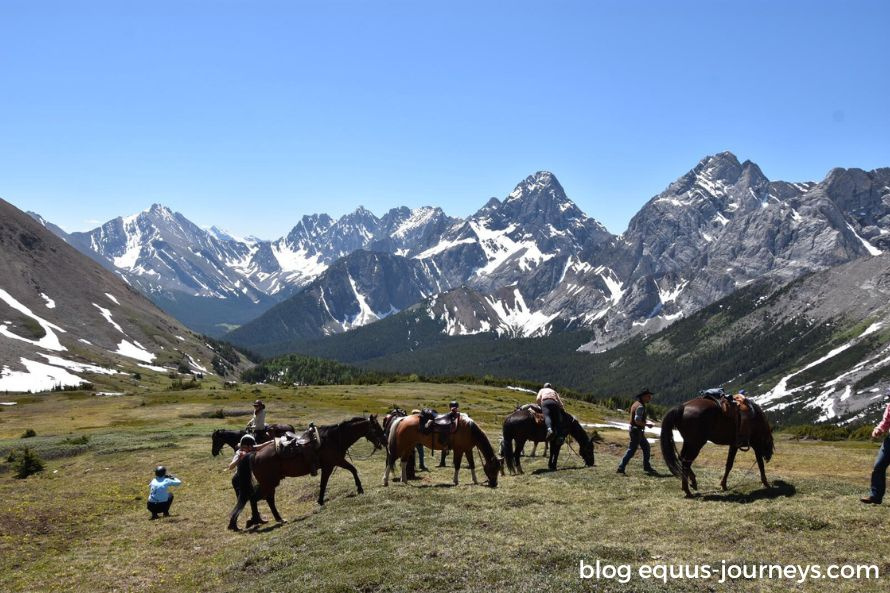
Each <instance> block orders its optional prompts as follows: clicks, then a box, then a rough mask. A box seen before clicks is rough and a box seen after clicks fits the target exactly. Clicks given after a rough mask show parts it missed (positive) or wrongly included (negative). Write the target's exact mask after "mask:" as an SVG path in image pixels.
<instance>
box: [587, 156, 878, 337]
mask: <svg viewBox="0 0 890 593" xmlns="http://www.w3.org/2000/svg"><path fill="white" fill-rule="evenodd" d="M888 186H890V169H878V170H875V171H871V172H865V171H861V170H858V169H835V170H833V171H831V172H830V173H829V175H828V177H827V178H826V179H825V180H824V181H822V182H821V183H818V184H816V183H795V184H791V183H786V182H781V181H780V182H770V181H769V180H768V179H767V178H766V177H765V176H764V175H763V173H762V172H761V171H760V169H759V167H757V165H755V164H753V163H751V162H750V161H746V162H744V163H739V161H738V160H737V159H736V157H735V156H734V155H732V154H731V153H721V154H718V155H716V156H713V157H708V158H706V159H703V160H702V161H701V162H700V163H699V164H698V165H697V166H696V167H695V168H694V169H693V170H691V171H690V172H689V173H687V174H686V175H684V176H683V177H681V178H679V179H678V180H677V181H675V182H674V183H672V184H671V185H670V186H669V187H668V188H667V189H666V190H665V191H664V192H662V193H661V194H659V195H658V196H655V197H654V198H652V199H651V200H650V201H649V202H648V203H647V204H646V205H645V206H644V207H643V208H642V209H641V210H640V212H639V213H638V214H637V215H636V216H635V217H634V218H633V219H632V220H631V222H630V225H629V227H628V230H627V231H626V232H625V234H624V235H623V236H622V238H621V249H620V253H619V254H617V257H616V258H614V259H613V260H612V261H613V264H612V268H613V269H614V270H616V271H617V274H618V278H619V279H620V282H621V284H620V286H621V290H623V295H622V297H621V299H620V302H619V303H618V306H617V307H615V308H613V310H612V311H611V312H610V313H607V314H605V315H604V317H603V318H602V321H601V322H600V323H599V324H597V325H595V326H594V327H595V329H596V331H597V337H596V339H595V340H594V341H593V342H592V343H591V344H590V345H588V348H589V349H591V350H597V349H602V348H604V347H609V346H610V345H612V344H614V343H616V342H618V341H621V340H623V339H626V338H627V336H628V335H633V334H634V333H638V332H645V333H653V332H655V331H658V330H659V329H662V328H663V327H665V326H666V325H668V324H670V323H671V322H673V321H675V320H676V319H678V318H679V317H681V316H688V315H689V314H691V313H693V312H695V311H697V310H699V309H701V308H702V307H703V306H705V305H707V304H710V303H712V302H714V301H716V300H717V299H719V298H722V297H724V296H726V295H728V294H730V293H732V292H733V291H734V290H736V289H738V288H739V287H742V286H745V285H747V284H749V283H750V282H753V281H754V280H756V279H758V278H762V277H764V276H768V277H775V278H777V279H779V280H783V281H788V280H792V279H794V278H797V277H800V276H802V275H804V274H807V273H810V272H814V271H818V270H824V269H826V268H829V267H832V266H836V265H839V264H841V263H844V262H847V261H851V260H853V259H855V258H858V257H862V256H868V255H877V254H880V253H881V252H882V250H881V248H880V247H879V245H885V244H886V243H885V242H884V241H886V239H885V236H886V235H887V233H888V232H890V227H884V230H883V232H882V230H881V227H880V226H879V225H881V224H884V225H886V224H888V222H890V219H888V218H887V216H888V214H890V188H888ZM860 231H861V232H862V233H864V234H860ZM866 236H867V237H868V238H866Z"/></svg>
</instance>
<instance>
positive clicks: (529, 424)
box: [502, 409, 594, 474]
mask: <svg viewBox="0 0 890 593" xmlns="http://www.w3.org/2000/svg"><path fill="white" fill-rule="evenodd" d="M562 414H563V417H562V422H563V426H567V427H568V434H569V435H570V436H571V437H572V438H574V439H575V440H576V441H578V452H579V453H580V455H581V458H582V459H583V460H584V465H586V466H587V467H591V466H593V463H594V455H593V441H591V440H590V436H588V434H587V432H586V431H585V430H584V427H583V426H581V423H580V422H578V419H577V418H575V417H574V416H572V415H571V414H569V413H568V412H563V413H562ZM502 434H503V437H504V441H503V454H504V460H505V461H506V462H507V468H508V469H509V470H510V473H511V474H516V473H520V474H521V473H524V472H523V471H522V463H521V461H520V458H521V454H522V450H523V448H524V447H525V443H526V441H532V442H533V443H535V444H537V443H540V442H542V441H546V438H547V428H546V427H545V426H544V424H543V423H541V424H538V422H537V421H536V420H535V418H534V416H533V415H532V414H531V413H529V412H528V411H526V410H523V409H517V410H515V411H514V412H513V413H512V414H510V415H509V416H507V417H506V418H505V419H504V428H503V433H502ZM563 442H565V439H564V438H562V437H557V438H554V439H553V440H552V442H551V443H550V456H549V459H548V463H547V466H548V467H549V468H550V469H551V470H555V469H556V464H557V462H558V461H559V451H560V449H561V448H562V444H563Z"/></svg>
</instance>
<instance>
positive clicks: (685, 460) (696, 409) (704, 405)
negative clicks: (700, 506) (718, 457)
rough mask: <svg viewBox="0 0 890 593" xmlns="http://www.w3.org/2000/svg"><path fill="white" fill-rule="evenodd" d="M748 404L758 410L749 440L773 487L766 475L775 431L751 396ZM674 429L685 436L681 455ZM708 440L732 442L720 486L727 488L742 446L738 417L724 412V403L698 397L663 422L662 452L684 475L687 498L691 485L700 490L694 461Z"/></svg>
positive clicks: (670, 466) (763, 477) (762, 473)
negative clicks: (675, 442)
mask: <svg viewBox="0 0 890 593" xmlns="http://www.w3.org/2000/svg"><path fill="white" fill-rule="evenodd" d="M748 405H750V406H751V409H752V411H753V413H754V417H753V418H751V420H750V429H751V436H750V439H749V442H750V445H751V448H752V449H753V450H754V456H755V457H756V458H757V466H758V467H759V468H760V481H761V482H762V483H763V485H764V487H765V488H769V487H770V483H769V482H768V481H767V479H766V472H765V470H764V468H763V464H764V462H765V461H766V462H768V461H769V460H770V459H771V458H772V456H773V450H774V448H773V433H772V430H771V429H770V426H769V422H767V419H766V416H765V415H764V413H763V410H762V409H761V408H760V406H758V405H757V404H755V403H754V402H753V401H750V400H748ZM738 413H741V412H740V411H738ZM674 429H676V430H678V431H680V435H681V436H682V437H683V448H682V449H681V450H680V454H679V458H678V456H677V447H676V445H675V444H674ZM708 441H711V442H712V443H715V444H717V445H728V446H729V455H728V456H727V458H726V471H725V472H724V473H723V479H722V480H721V481H720V487H721V488H722V489H723V490H726V478H727V477H728V476H729V472H730V470H731V469H732V464H733V462H734V461H735V455H736V453H737V452H738V450H739V445H738V425H737V422H736V418H734V417H733V416H732V415H729V414H726V413H724V411H723V409H722V408H721V406H720V404H718V403H717V402H715V401H714V400H713V399H711V398H705V397H697V398H695V399H691V400H689V401H688V402H686V403H684V404H680V405H679V406H677V407H676V408H674V409H672V410H671V411H669V412H668V413H667V414H666V415H665V417H664V420H663V421H662V423H661V454H662V456H663V457H664V461H665V463H666V464H667V466H668V469H670V470H671V473H672V474H674V475H675V476H677V477H679V478H682V480H683V491H684V492H685V493H686V497H687V498H689V497H692V493H691V492H690V491H689V486H690V485H691V486H692V489H693V490H698V483H697V482H696V479H695V472H693V471H692V462H693V461H695V458H696V457H698V454H699V452H700V451H701V449H702V447H704V446H705V443H706V442H708Z"/></svg>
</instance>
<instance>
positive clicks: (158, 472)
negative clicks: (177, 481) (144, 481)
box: [155, 465, 167, 478]
mask: <svg viewBox="0 0 890 593" xmlns="http://www.w3.org/2000/svg"><path fill="white" fill-rule="evenodd" d="M166 475H167V468H166V467H164V466H163V465H159V466H157V467H156V468H155V476H157V477H159V478H162V477H164V476H166Z"/></svg>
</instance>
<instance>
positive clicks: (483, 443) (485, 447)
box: [469, 422, 497, 460]
mask: <svg viewBox="0 0 890 593" xmlns="http://www.w3.org/2000/svg"><path fill="white" fill-rule="evenodd" d="M469 424H470V434H472V435H473V437H474V440H475V441H476V443H475V444H476V446H477V447H479V449H480V450H481V451H482V456H483V457H485V459H486V460H488V459H491V458H493V457H497V455H495V452H494V447H492V446H491V441H489V440H488V436H486V434H485V433H484V432H483V431H482V429H481V428H479V425H478V424H476V423H475V422H470V423H469Z"/></svg>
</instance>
